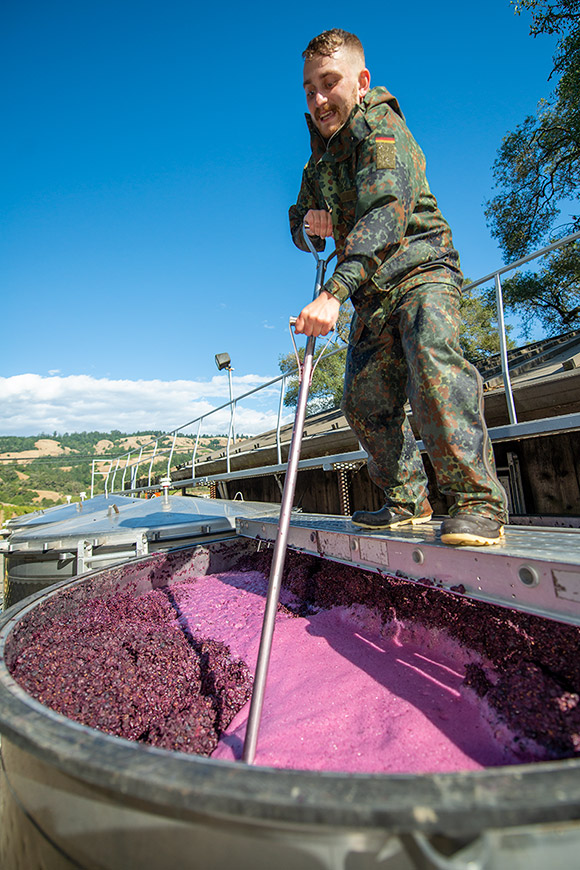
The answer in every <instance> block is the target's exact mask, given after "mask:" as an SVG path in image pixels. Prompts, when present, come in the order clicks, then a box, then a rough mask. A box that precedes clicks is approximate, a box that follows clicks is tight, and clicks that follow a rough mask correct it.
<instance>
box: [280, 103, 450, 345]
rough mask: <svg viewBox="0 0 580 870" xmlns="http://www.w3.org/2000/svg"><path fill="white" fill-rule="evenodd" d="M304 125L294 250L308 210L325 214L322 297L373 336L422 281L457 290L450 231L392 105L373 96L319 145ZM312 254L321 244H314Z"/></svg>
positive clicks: (313, 130)
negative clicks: (327, 241) (329, 264)
mask: <svg viewBox="0 0 580 870" xmlns="http://www.w3.org/2000/svg"><path fill="white" fill-rule="evenodd" d="M306 121H307V123H308V126H309V129H310V134H311V144H312V156H311V158H310V160H309V161H308V163H307V164H306V167H305V168H304V172H303V175H302V185H301V188H300V193H299V195H298V201H297V202H296V204H295V205H293V206H292V207H291V208H290V213H289V215H290V228H291V232H292V238H293V239H294V243H295V244H296V245H297V246H298V247H299V248H301V249H302V250H307V247H306V243H305V242H304V239H303V237H302V222H303V220H304V216H305V215H306V212H307V211H308V210H309V209H311V208H312V209H326V210H327V211H330V212H331V215H332V225H333V231H334V241H335V244H336V250H337V265H336V269H335V271H334V274H333V275H332V276H331V277H330V278H329V279H328V280H327V282H326V284H325V285H324V289H325V290H328V292H329V293H332V294H333V295H334V296H336V297H337V298H338V299H339V300H340V301H341V302H344V301H345V300H346V299H347V298H348V297H349V296H350V298H351V299H352V302H353V305H354V307H355V311H356V312H357V314H358V315H359V317H360V318H361V319H362V320H363V321H364V322H365V323H366V324H367V325H368V326H369V327H370V328H371V329H373V330H374V331H377V332H380V330H381V329H382V327H383V325H384V323H385V321H386V319H387V318H388V317H389V316H390V314H391V313H392V311H393V309H394V308H395V306H396V305H397V303H398V302H399V301H400V299H401V297H402V295H403V293H406V292H407V291H408V290H410V289H411V288H412V287H415V286H417V285H419V284H424V283H426V282H443V283H446V284H451V285H453V286H455V287H457V288H461V285H462V281H463V278H462V275H461V270H460V266H459V255H458V253H457V251H456V250H455V248H454V247H453V242H452V238H451V230H450V229H449V225H448V224H447V222H446V220H445V218H444V217H443V215H442V214H441V212H440V211H439V208H438V206H437V202H436V200H435V197H434V196H433V194H432V193H431V191H430V190H429V185H428V183H427V179H426V177H425V157H424V156H423V152H422V151H421V149H420V148H419V146H418V145H417V143H416V142H415V140H414V139H413V137H412V136H411V133H410V132H409V129H408V127H407V125H406V124H405V120H404V118H403V114H402V112H401V110H400V108H399V104H398V102H397V100H396V99H395V97H393V96H392V95H391V94H390V93H389V92H388V91H387V90H386V88H382V87H379V88H373V89H372V90H371V91H369V92H368V94H367V95H366V97H365V98H364V101H363V103H362V104H360V105H357V106H355V107H354V109H353V110H352V113H351V115H350V117H349V120H348V121H347V123H346V124H345V125H344V127H342V128H341V129H340V130H338V131H337V132H336V133H335V134H334V135H333V136H331V138H330V139H329V140H328V142H326V140H324V139H323V138H322V136H321V135H320V134H319V132H318V131H317V130H316V128H315V127H314V125H313V123H312V121H311V119H310V115H306ZM313 242H314V244H315V247H316V248H317V250H323V249H324V240H323V239H320V238H314V239H313Z"/></svg>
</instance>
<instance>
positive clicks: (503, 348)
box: [495, 272, 518, 423]
mask: <svg viewBox="0 0 580 870" xmlns="http://www.w3.org/2000/svg"><path fill="white" fill-rule="evenodd" d="M495 303H496V306H497V322H498V326H499V346H500V353H501V370H502V373H503V384H504V388H505V398H506V402H507V406H508V414H509V418H510V423H517V422H518V418H517V414H516V406H515V404H514V394H513V392H512V383H511V380H510V372H509V363H508V356H507V341H506V335H505V320H504V316H503V298H502V292H501V280H500V277H499V273H498V272H496V273H495Z"/></svg>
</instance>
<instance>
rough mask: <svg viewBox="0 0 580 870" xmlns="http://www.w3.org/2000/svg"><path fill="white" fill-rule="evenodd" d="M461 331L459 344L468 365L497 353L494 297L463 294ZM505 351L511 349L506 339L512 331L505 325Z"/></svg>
mask: <svg viewBox="0 0 580 870" xmlns="http://www.w3.org/2000/svg"><path fill="white" fill-rule="evenodd" d="M459 311H460V315H461V327H460V331H459V341H460V344H461V347H462V349H463V353H464V354H465V356H466V358H467V359H468V360H469V361H470V362H472V363H475V364H477V363H480V362H481V361H483V360H485V359H486V358H487V357H489V356H491V355H492V354H495V353H497V352H498V351H499V349H500V341H499V326H498V320H497V313H496V306H495V295H494V293H493V291H492V292H491V293H488V292H486V291H484V290H483V291H480V290H478V289H477V288H475V289H469V288H468V287H466V289H464V290H463V292H462V294H461V303H460V306H459ZM505 331H506V340H507V345H508V347H513V346H514V341H513V340H512V339H511V338H510V332H511V331H512V327H511V326H510V325H509V324H506V328H505Z"/></svg>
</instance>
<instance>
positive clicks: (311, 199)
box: [288, 161, 326, 251]
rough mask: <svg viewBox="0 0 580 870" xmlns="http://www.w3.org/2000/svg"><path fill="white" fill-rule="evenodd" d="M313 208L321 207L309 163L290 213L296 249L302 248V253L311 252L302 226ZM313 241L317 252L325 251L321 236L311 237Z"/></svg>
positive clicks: (305, 168)
mask: <svg viewBox="0 0 580 870" xmlns="http://www.w3.org/2000/svg"><path fill="white" fill-rule="evenodd" d="M311 208H312V209H319V208H321V206H320V205H319V203H318V198H317V196H316V190H315V185H314V178H313V174H312V171H311V164H310V161H309V162H308V163H307V164H306V166H305V167H304V172H303V173H302V184H301V185H300V192H299V194H298V200H297V202H296V205H292V206H290V209H289V211H288V217H289V219H290V232H291V233H292V240H293V242H294V244H295V245H296V247H297V248H300V250H301V251H308V250H309V248H308V245H307V244H306V242H305V241H304V235H303V233H302V226H303V224H304V217H305V216H306V213H307V212H308V211H310V209H311ZM311 241H312V243H313V245H314V247H315V249H316V250H317V251H323V250H324V248H325V246H326V241H325V240H324V239H322V238H320V236H311Z"/></svg>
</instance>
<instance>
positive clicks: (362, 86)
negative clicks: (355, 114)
mask: <svg viewBox="0 0 580 870" xmlns="http://www.w3.org/2000/svg"><path fill="white" fill-rule="evenodd" d="M370 86H371V74H370V72H369V71H368V69H362V70H361V71H360V73H359V74H358V98H359V100H362V98H363V97H364V96H365V94H367V93H368V90H369V88H370Z"/></svg>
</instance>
